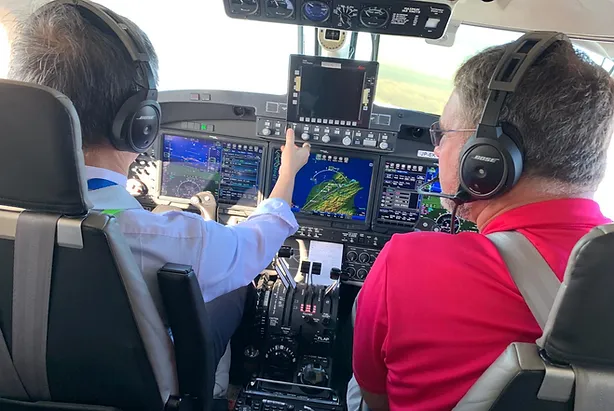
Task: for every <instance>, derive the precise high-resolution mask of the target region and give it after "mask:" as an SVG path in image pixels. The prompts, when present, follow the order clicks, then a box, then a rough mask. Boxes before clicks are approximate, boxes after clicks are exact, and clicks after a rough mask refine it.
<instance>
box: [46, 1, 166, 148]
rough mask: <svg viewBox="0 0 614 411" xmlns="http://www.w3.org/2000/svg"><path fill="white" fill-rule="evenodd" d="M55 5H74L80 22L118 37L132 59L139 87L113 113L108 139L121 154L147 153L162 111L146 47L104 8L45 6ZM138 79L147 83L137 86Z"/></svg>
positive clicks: (85, 4)
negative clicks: (84, 21)
mask: <svg viewBox="0 0 614 411" xmlns="http://www.w3.org/2000/svg"><path fill="white" fill-rule="evenodd" d="M56 4H66V5H69V6H74V7H75V8H76V9H77V10H78V11H79V14H81V16H82V17H83V19H85V20H87V21H88V22H90V23H91V24H93V25H94V26H96V27H97V28H98V29H100V30H101V31H102V32H104V33H107V34H113V35H114V36H115V37H116V38H118V39H119V41H120V42H121V43H122V44H123V46H124V48H125V49H126V51H127V52H128V54H129V55H130V57H131V58H132V61H133V62H134V66H135V73H134V75H135V78H134V82H135V83H136V84H137V85H138V86H139V90H138V91H137V92H136V93H135V94H133V95H132V96H130V97H129V98H128V99H127V100H126V101H125V102H124V103H123V104H122V106H121V108H120V109H119V111H118V112H117V113H116V114H115V119H114V120H113V128H112V135H111V136H110V140H111V143H112V144H113V146H114V147H115V148H116V149H118V150H121V151H129V152H134V153H143V152H145V151H147V149H149V148H150V147H151V146H152V145H153V143H154V142H155V141H156V137H157V136H158V132H159V131H160V121H161V110H160V104H159V103H158V101H157V99H158V90H157V88H156V81H155V77H154V73H153V69H152V67H151V62H150V61H149V56H148V54H147V50H146V49H145V46H144V45H143V44H141V43H140V42H139V41H138V40H137V36H136V35H135V34H134V33H132V32H131V30H130V27H129V26H128V25H127V24H125V22H124V21H123V19H122V18H121V17H120V16H118V15H117V14H115V13H114V12H112V11H111V10H109V9H107V8H106V7H103V6H100V5H98V4H95V3H92V2H90V1H87V0H56V1H53V2H51V3H49V4H48V5H47V6H49V5H56ZM109 64H113V63H112V62H109ZM141 79H142V80H144V81H146V82H147V84H140V83H139V80H141Z"/></svg>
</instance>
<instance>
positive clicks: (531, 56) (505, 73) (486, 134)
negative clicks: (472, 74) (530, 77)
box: [476, 32, 570, 138]
mask: <svg viewBox="0 0 614 411" xmlns="http://www.w3.org/2000/svg"><path fill="white" fill-rule="evenodd" d="M557 41H568V42H569V41H570V40H569V38H568V37H567V36H566V35H565V34H563V33H558V32H531V33H527V34H525V35H523V36H522V37H521V38H519V39H518V40H516V41H515V42H514V43H512V44H511V45H509V46H508V47H506V49H505V53H504V54H503V57H501V59H500V60H499V63H498V64H497V67H496V69H495V72H494V74H493V76H492V78H491V80H490V83H489V85H488V90H489V95H488V99H487V100H486V106H485V107H484V112H483V113H482V118H481V119H480V122H479V124H478V129H477V131H476V136H477V137H478V138H480V137H483V138H497V135H498V134H497V130H496V129H497V127H499V126H500V124H499V116H500V115H501V110H502V109H503V105H504V104H505V100H506V99H507V96H508V95H509V94H512V93H515V92H516V89H517V88H518V85H519V84H520V82H521V81H522V79H523V78H524V75H525V73H526V72H527V70H528V69H529V68H530V67H531V66H532V65H533V64H535V62H536V61H537V60H538V59H539V58H540V57H541V56H542V55H543V54H544V53H545V52H546V50H547V49H548V48H549V47H550V46H551V45H552V44H554V43H555V42H557Z"/></svg>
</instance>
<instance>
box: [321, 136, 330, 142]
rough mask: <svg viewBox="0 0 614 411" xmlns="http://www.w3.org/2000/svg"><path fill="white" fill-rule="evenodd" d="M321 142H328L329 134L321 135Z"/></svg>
mask: <svg viewBox="0 0 614 411" xmlns="http://www.w3.org/2000/svg"><path fill="white" fill-rule="evenodd" d="M322 142H323V143H330V136H329V135H328V134H324V135H323V136H322Z"/></svg>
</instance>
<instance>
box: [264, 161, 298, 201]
mask: <svg viewBox="0 0 614 411" xmlns="http://www.w3.org/2000/svg"><path fill="white" fill-rule="evenodd" d="M294 177H295V176H294V175H293V174H291V173H289V172H287V171H285V170H283V169H282V170H280V172H279V178H278V179H277V183H275V187H273V190H272V191H271V195H270V196H269V198H279V199H281V200H284V201H285V202H286V203H288V204H292V193H293V192H294Z"/></svg>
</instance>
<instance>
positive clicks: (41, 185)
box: [0, 80, 89, 215]
mask: <svg viewBox="0 0 614 411" xmlns="http://www.w3.org/2000/svg"><path fill="white" fill-rule="evenodd" d="M0 130H1V131H0V132H1V133H2V136H3V137H2V146H3V148H2V153H3V155H2V157H3V158H2V161H0V175H1V176H2V178H0V205H3V206H10V207H17V208H23V209H27V210H32V211H40V212H51V213H57V214H63V215H83V214H85V213H87V211H88V209H89V204H88V201H87V198H86V193H87V188H86V185H85V184H86V180H85V176H84V174H83V173H84V169H85V166H84V163H83V152H82V150H81V123H80V122H79V118H78V116H77V112H76V110H75V108H74V106H73V104H72V102H71V101H70V100H69V99H68V97H66V96H65V95H63V94H61V93H59V92H57V91H55V90H53V89H50V88H47V87H41V86H38V85H34V84H29V83H22V82H16V81H9V80H0Z"/></svg>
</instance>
